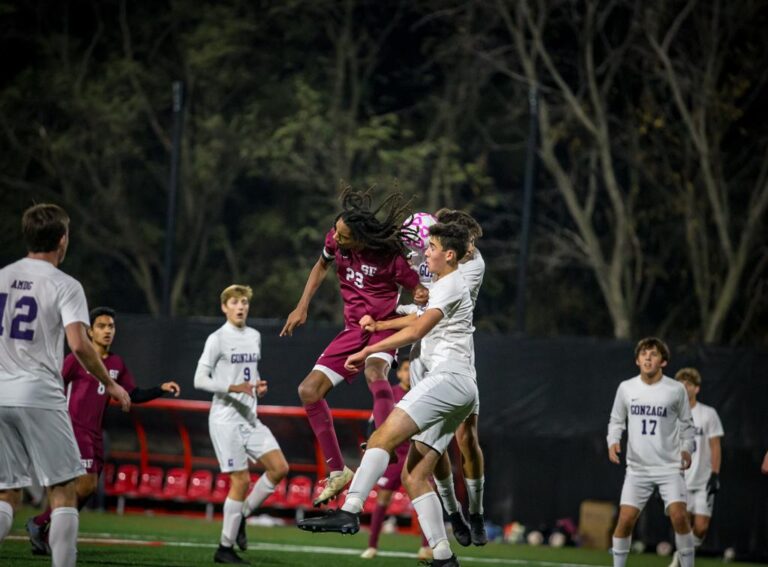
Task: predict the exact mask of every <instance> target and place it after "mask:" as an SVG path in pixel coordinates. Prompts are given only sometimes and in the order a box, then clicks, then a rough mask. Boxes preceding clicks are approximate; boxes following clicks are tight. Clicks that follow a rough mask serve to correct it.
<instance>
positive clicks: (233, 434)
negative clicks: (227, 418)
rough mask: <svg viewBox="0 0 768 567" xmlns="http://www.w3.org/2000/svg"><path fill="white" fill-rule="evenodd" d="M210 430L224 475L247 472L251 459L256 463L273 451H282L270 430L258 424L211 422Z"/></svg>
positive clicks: (209, 423) (257, 421)
mask: <svg viewBox="0 0 768 567" xmlns="http://www.w3.org/2000/svg"><path fill="white" fill-rule="evenodd" d="M208 430H209V431H210V433H211V441H212V442H213V448H214V450H215V451H216V457H217V458H218V459H219V467H220V468H221V472H225V473H228V472H235V471H244V470H247V469H248V457H250V458H251V459H252V460H254V461H257V460H259V459H260V458H261V457H262V455H265V454H266V453H269V452H270V451H274V450H278V451H279V450H280V445H278V444H277V440H276V439H275V436H274V435H272V432H271V431H270V430H269V427H267V426H266V425H264V424H263V423H261V422H260V421H259V420H256V425H250V424H248V423H219V422H214V421H209V422H208Z"/></svg>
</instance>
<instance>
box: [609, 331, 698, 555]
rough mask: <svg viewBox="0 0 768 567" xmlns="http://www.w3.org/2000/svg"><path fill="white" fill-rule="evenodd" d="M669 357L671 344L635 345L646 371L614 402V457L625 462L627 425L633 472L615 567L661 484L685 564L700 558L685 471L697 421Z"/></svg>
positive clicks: (624, 497)
mask: <svg viewBox="0 0 768 567" xmlns="http://www.w3.org/2000/svg"><path fill="white" fill-rule="evenodd" d="M668 362H669V348H668V347H667V345H666V344H665V343H664V342H663V341H662V340H660V339H658V338H656V337H648V338H645V339H642V340H640V341H639V342H638V343H637V346H636V347H635V363H636V364H637V366H638V367H639V368H640V374H639V375H638V376H636V377H634V378H631V379H629V380H625V381H624V382H622V383H621V384H620V385H619V388H618V390H617V391H616V399H615V400H614V402H613V409H612V410H611V418H610V421H609V423H608V438H607V441H608V458H609V459H610V461H611V462H612V463H615V464H617V465H618V464H620V463H621V461H620V459H619V454H620V453H621V445H620V443H621V436H622V433H623V432H624V430H625V429H626V430H627V471H626V475H625V477H624V487H623V488H622V491H621V504H620V507H619V519H618V522H617V524H616V529H615V531H614V533H613V550H612V553H613V565H614V567H624V565H626V563H627V555H628V554H629V550H630V545H631V541H632V530H633V529H634V527H635V523H636V522H637V518H638V517H639V516H640V512H641V511H642V510H643V508H644V507H645V504H646V502H647V501H648V498H650V496H651V494H652V493H653V490H654V488H657V487H658V489H659V493H660V494H661V498H662V500H663V501H664V506H665V508H666V512H667V514H668V515H669V519H670V520H671V522H672V528H673V529H674V531H675V545H676V547H677V552H678V556H679V560H680V565H681V566H682V567H692V565H693V562H694V546H693V534H692V533H691V526H690V523H689V521H688V513H687V511H686V503H687V490H686V487H685V480H684V479H683V475H682V473H681V469H682V470H686V469H688V468H689V467H690V466H691V453H692V452H693V450H694V439H693V438H694V426H693V419H692V417H691V408H690V406H689V404H688V394H687V393H686V391H685V388H684V387H683V385H682V384H680V383H679V382H676V381H675V380H672V379H671V378H668V377H667V376H664V374H663V369H664V367H665V366H666V365H667V363H668Z"/></svg>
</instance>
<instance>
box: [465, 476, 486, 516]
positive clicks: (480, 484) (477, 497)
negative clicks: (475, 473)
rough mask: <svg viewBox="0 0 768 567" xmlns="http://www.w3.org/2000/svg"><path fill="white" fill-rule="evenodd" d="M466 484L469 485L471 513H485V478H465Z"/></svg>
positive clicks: (468, 495)
mask: <svg viewBox="0 0 768 567" xmlns="http://www.w3.org/2000/svg"><path fill="white" fill-rule="evenodd" d="M464 484H466V485H467V498H468V499H469V513H470V514H482V513H483V488H484V486H485V477H484V476H481V477H480V478H465V479H464Z"/></svg>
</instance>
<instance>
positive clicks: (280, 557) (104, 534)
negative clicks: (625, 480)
mask: <svg viewBox="0 0 768 567" xmlns="http://www.w3.org/2000/svg"><path fill="white" fill-rule="evenodd" d="M31 514H32V510H29V509H27V510H21V511H20V512H19V513H18V514H17V515H16V519H15V521H14V525H13V530H12V531H11V536H12V537H11V539H9V540H7V541H6V542H5V543H4V544H3V546H2V549H0V565H3V566H5V565H9V566H13V567H16V566H19V567H24V566H43V565H49V564H50V559H49V558H45V557H33V556H32V555H31V553H30V551H29V542H28V541H27V540H26V538H25V536H26V532H25V531H24V523H25V522H26V520H27V518H29V517H30V515H31ZM220 529H221V526H220V523H219V522H207V521H205V520H202V519H200V520H197V519H188V518H181V517H178V516H149V515H147V516H144V515H127V516H117V515H114V514H101V513H96V512H88V511H86V512H83V513H82V514H81V515H80V537H81V538H96V539H104V538H108V537H111V538H115V539H122V540H137V541H141V540H151V541H160V542H164V543H165V545H162V546H139V545H116V544H107V543H86V542H83V541H81V542H80V543H79V545H78V549H79V555H78V565H94V566H95V565H130V566H133V567H138V566H162V567H189V566H193V565H212V564H213V561H212V556H213V552H214V550H215V547H216V543H217V541H218V536H219V530H220ZM13 536H16V538H14V537H13ZM248 537H249V541H250V543H251V545H252V549H249V550H248V551H247V552H245V553H243V554H242V555H243V557H245V558H247V559H248V560H249V561H251V564H252V565H263V566H304V565H309V566H311V567H325V566H331V567H346V566H351V565H361V564H362V565H370V566H371V567H376V566H385V565H386V566H389V565H391V566H394V565H415V564H416V558H415V552H416V550H417V549H418V546H419V539H418V538H417V537H415V536H412V535H382V537H381V540H380V546H379V549H380V550H381V551H382V552H399V553H400V554H405V553H408V554H413V555H412V556H405V555H400V556H398V557H377V558H376V559H373V560H363V559H360V558H359V557H358V554H359V553H360V552H362V550H363V549H365V547H366V546H367V538H368V535H367V533H366V532H363V533H360V534H357V535H355V536H340V535H336V534H309V533H306V532H302V531H299V530H297V529H296V528H295V527H278V528H261V527H256V526H249V527H248ZM17 538H23V539H17ZM452 545H453V548H454V551H456V552H457V554H458V556H459V558H460V560H461V563H462V565H468V566H482V565H489V566H490V565H497V566H500V567H504V566H515V567H543V566H551V567H556V566H558V565H606V566H607V565H611V558H610V556H609V555H608V553H607V552H605V551H593V550H587V549H575V548H563V549H552V548H549V547H530V546H526V545H505V544H496V543H492V544H489V545H487V546H486V547H483V548H461V547H459V546H458V544H455V542H452ZM312 547H314V548H316V549H311V548H312ZM668 562H669V561H668V559H665V558H660V557H656V556H654V555H651V554H644V555H638V556H631V557H630V560H629V564H628V566H629V567H666V565H667V564H668ZM696 565H697V567H715V566H722V562H721V561H719V560H714V559H699V560H697V561H696ZM738 565H739V566H740V567H747V566H748V565H750V564H747V563H739V564H738ZM753 567H754V566H753Z"/></svg>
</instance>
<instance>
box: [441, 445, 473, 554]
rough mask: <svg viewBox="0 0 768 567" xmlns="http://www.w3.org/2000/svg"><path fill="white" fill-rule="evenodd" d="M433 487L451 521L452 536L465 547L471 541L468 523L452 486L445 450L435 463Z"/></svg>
mask: <svg viewBox="0 0 768 567" xmlns="http://www.w3.org/2000/svg"><path fill="white" fill-rule="evenodd" d="M434 479H435V488H436V489H437V493H438V494H439V495H440V501H441V502H442V504H443V509H444V510H445V512H446V514H448V520H449V521H450V522H451V531H452V532H453V537H455V538H456V541H457V542H459V545H461V546H463V547H467V546H468V545H469V544H471V543H472V535H471V533H470V530H469V524H468V523H467V520H466V519H465V518H464V513H463V512H462V511H461V505H460V504H459V501H458V499H457V498H456V491H455V490H454V487H453V472H452V471H451V460H450V458H448V452H447V451H446V452H445V453H443V454H442V455H441V456H440V459H438V461H437V464H436V465H435V472H434Z"/></svg>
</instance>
